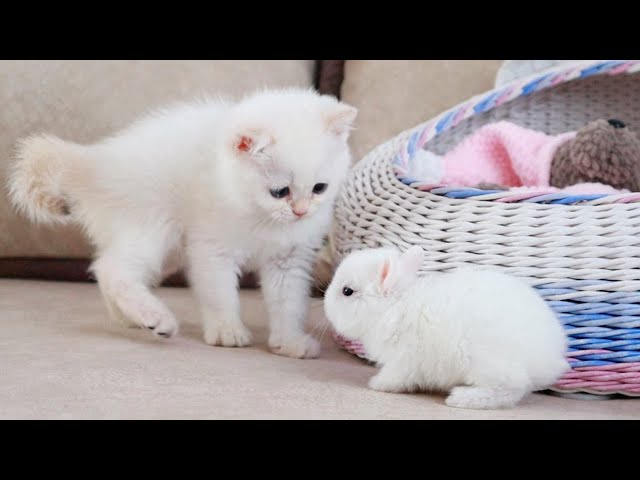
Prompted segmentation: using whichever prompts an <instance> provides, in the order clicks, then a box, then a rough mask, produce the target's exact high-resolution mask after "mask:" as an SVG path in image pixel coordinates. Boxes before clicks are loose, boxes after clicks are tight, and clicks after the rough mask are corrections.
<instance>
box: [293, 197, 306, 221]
mask: <svg viewBox="0 0 640 480" xmlns="http://www.w3.org/2000/svg"><path fill="white" fill-rule="evenodd" d="M291 210H292V211H293V213H294V214H295V215H296V217H298V218H302V217H304V216H305V215H306V214H307V212H308V211H309V202H308V201H307V200H306V199H305V200H298V201H297V202H295V203H294V204H293V205H292V207H291Z"/></svg>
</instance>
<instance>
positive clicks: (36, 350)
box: [0, 280, 640, 419]
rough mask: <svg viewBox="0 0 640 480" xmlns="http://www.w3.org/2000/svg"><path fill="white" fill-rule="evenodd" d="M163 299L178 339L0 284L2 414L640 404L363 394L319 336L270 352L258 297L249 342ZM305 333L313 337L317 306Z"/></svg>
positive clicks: (606, 414) (302, 412)
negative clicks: (289, 350) (206, 327)
mask: <svg viewBox="0 0 640 480" xmlns="http://www.w3.org/2000/svg"><path fill="white" fill-rule="evenodd" d="M161 296H162V297H163V298H164V299H165V300H166V301H167V302H168V303H169V305H170V307H171V308H172V309H173V311H174V312H175V313H176V314H177V316H178V317H179V318H180V319H181V320H182V330H181V333H180V335H179V337H177V338H174V339H171V340H168V341H160V340H155V339H152V338H151V337H149V336H148V335H147V334H146V332H143V331H140V330H132V329H121V328H120V327H116V326H113V325H109V324H108V323H106V318H107V317H106V311H105V308H104V307H103V305H102V301H101V299H100V297H99V294H98V290H97V287H96V286H95V285H87V284H65V283H53V282H52V283H45V282H26V281H15V280H0V418H3V419H16V418H20V419H588V418H592V419H606V418H611V419H630V418H640V400H633V399H622V400H607V401H584V400H573V399H566V398H558V397H554V396H550V395H543V394H535V395H532V396H531V397H529V398H528V399H527V400H526V401H525V402H524V403H523V404H522V405H520V406H519V407H517V408H516V409H514V410H509V411H497V412H495V411H494V412H485V411H472V410H457V409H453V408H449V407H447V406H445V405H444V404H443V399H442V398H441V397H438V396H430V395H401V394H387V393H379V392H375V391H371V390H368V389H367V387H366V384H367V379H368V378H369V377H370V376H371V375H372V374H373V373H374V372H375V370H374V368H373V367H370V366H368V365H366V364H364V363H363V362H361V361H360V360H358V359H356V358H354V357H352V356H350V355H348V354H347V353H345V352H342V351H340V350H338V349H337V348H336V346H335V345H333V344H332V342H331V339H330V338H329V335H328V334H325V335H324V338H323V352H322V356H321V358H319V359H317V360H294V359H288V358H282V357H278V356H275V355H271V354H270V353H268V352H267V349H266V345H265V343H266V330H265V319H264V310H263V308H262V303H261V299H260V294H259V292H256V291H244V292H242V297H243V307H244V314H245V318H246V321H247V323H248V325H249V326H250V327H251V329H252V330H253V331H254V332H255V334H256V339H257V343H256V345H255V346H254V347H252V348H246V349H225V348H215V347H210V346H207V345H205V344H204V343H203V342H202V340H201V336H200V328H199V325H198V322H197V318H196V315H195V308H194V307H195V306H194V302H193V300H192V298H191V296H190V294H189V292H188V291H187V290H185V289H164V290H162V291H161ZM314 302H315V303H314V306H313V309H312V311H313V313H312V318H311V319H312V321H311V324H312V325H311V328H315V329H316V330H318V333H320V330H321V328H320V326H321V325H322V318H323V317H322V308H321V307H322V304H321V303H320V301H314Z"/></svg>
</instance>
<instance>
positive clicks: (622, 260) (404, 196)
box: [331, 60, 640, 396]
mask: <svg viewBox="0 0 640 480" xmlns="http://www.w3.org/2000/svg"><path fill="white" fill-rule="evenodd" d="M612 117H614V118H620V119H622V120H624V121H625V122H626V123H627V124H628V125H629V127H630V128H631V129H633V130H635V131H636V132H640V61H638V60H625V61H617V60H616V61H597V62H577V63H572V64H570V65H563V66H559V67H555V68H552V69H549V70H546V71H544V72H540V73H538V74H534V75H531V76H529V77H527V78H524V79H516V80H514V81H511V82H510V83H508V84H506V85H502V86H500V87H498V88H496V89H495V90H493V91H490V92H488V93H486V94H482V95H479V96H476V97H474V98H472V99H471V100H469V101H467V102H464V103H462V104H460V105H458V106H456V107H454V108H453V109H451V110H449V111H447V112H444V113H443V114H441V115H440V116H438V117H436V118H434V119H432V120H430V121H428V122H426V123H423V124H421V125H419V126H417V127H415V128H413V129H410V130H408V131H406V132H404V133H402V134H400V135H398V136H397V137H395V138H393V139H392V140H390V141H388V142H386V143H385V144H383V145H381V146H379V147H378V148H376V149H375V150H374V151H372V152H371V153H370V154H369V155H367V156H366V157H365V158H364V159H363V160H362V161H361V162H359V163H358V165H357V166H356V167H355V168H354V170H353V171H352V173H351V175H350V178H349V180H348V182H347V184H346V186H345V188H344V189H343V191H342V194H341V196H340V198H339V200H338V205H337V209H336V222H335V229H334V231H333V233H332V238H331V247H332V253H333V255H334V258H335V260H336V261H339V260H340V259H341V258H342V257H344V255H346V254H348V253H349V252H351V251H353V250H358V249H362V248H368V247H379V246H397V247H399V248H400V249H402V250H405V249H407V248H409V247H410V246H412V245H420V246H421V247H423V248H424V250H425V251H426V252H427V255H426V259H425V263H424V265H423V266H422V269H421V273H424V272H430V271H440V272H446V271H450V270H452V269H455V268H456V267H460V266H466V265H470V264H471V265H475V266H481V267H486V268H495V269H500V270H502V271H504V272H506V273H510V274H513V275H517V276H519V277H522V278H524V279H526V280H527V281H528V282H530V284H531V285H533V286H534V287H535V288H536V289H537V290H538V292H539V293H540V295H541V296H542V297H543V298H544V299H545V300H546V301H547V302H548V303H549V305H550V306H551V307H552V308H553V309H554V311H555V312H556V313H557V314H558V318H559V319H560V321H561V322H562V323H563V325H564V326H565V330H566V333H567V335H568V337H569V342H570V347H569V350H568V352H567V356H568V359H569V361H570V363H571V365H572V370H571V371H570V372H568V373H567V374H566V375H565V376H564V377H563V378H562V379H560V380H559V381H558V382H557V383H556V385H554V386H553V388H552V390H555V391H559V392H567V393H581V392H587V393H593V394H601V395H602V394H623V395H628V396H640V203H639V202H640V193H628V194H615V195H581V196H576V195H567V194H563V193H557V192H555V193H554V192H545V191H537V192H528V193H526V194H522V193H519V194H515V193H514V192H509V191H506V192H503V191H499V192H496V191H486V190H480V189H476V188H469V187H466V186H455V185H453V186H451V185H449V186H428V185H422V184H420V183H418V182H415V181H414V180H413V179H411V178H407V177H406V176H405V175H404V174H405V173H406V172H407V171H408V169H407V166H408V165H409V162H411V161H413V160H414V155H415V153H416V152H418V151H419V150H420V149H425V150H429V151H431V152H434V153H437V154H444V153H446V152H447V151H449V150H450V149H451V148H453V147H454V146H455V145H456V144H457V143H458V142H459V141H460V140H461V139H463V138H464V137H466V136H467V135H469V134H470V133H471V132H473V131H475V130H476V129H478V128H479V127H481V126H483V125H485V124H487V123H491V122H495V121H498V120H509V121H511V122H514V123H517V124H519V125H521V126H523V127H528V128H532V129H537V130H540V131H543V132H545V133H548V134H559V133H563V132H567V131H570V130H578V129H580V128H581V127H583V126H584V125H585V124H586V123H587V122H589V121H591V120H595V119H599V118H604V119H607V118H612ZM335 338H336V341H337V342H338V343H339V344H340V345H342V347H343V348H345V349H347V350H348V351H349V352H351V353H353V354H356V355H358V356H360V357H363V358H365V359H366V352H365V351H364V350H363V348H362V346H361V345H359V344H357V343H353V342H351V341H350V340H348V339H345V338H341V337H339V336H336V337H335Z"/></svg>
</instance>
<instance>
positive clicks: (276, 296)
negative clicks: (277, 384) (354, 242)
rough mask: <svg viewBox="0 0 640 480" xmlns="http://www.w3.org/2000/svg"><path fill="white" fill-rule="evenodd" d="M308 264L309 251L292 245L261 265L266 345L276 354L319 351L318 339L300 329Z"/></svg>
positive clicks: (310, 261) (310, 264)
mask: <svg viewBox="0 0 640 480" xmlns="http://www.w3.org/2000/svg"><path fill="white" fill-rule="evenodd" d="M312 267H313V252H312V251H311V250H310V249H305V248H294V249H293V250H291V251H288V252H286V253H284V254H282V255H277V256H273V257H271V258H269V259H268V260H267V262H266V263H265V264H264V265H263V266H262V268H261V271H260V278H261V284H262V292H263V295H264V299H265V303H266V306H267V311H268V313H269V319H270V326H271V332H270V335H269V347H270V348H271V351H272V352H273V353H275V354H277V355H284V356H286V357H294V358H315V357H317V356H318V355H319V354H320V342H318V341H317V340H316V339H315V338H313V337H312V336H311V335H309V334H307V333H305V331H304V324H305V320H306V319H307V314H308V312H309V305H310V296H309V293H310V288H311V275H310V272H311V269H312Z"/></svg>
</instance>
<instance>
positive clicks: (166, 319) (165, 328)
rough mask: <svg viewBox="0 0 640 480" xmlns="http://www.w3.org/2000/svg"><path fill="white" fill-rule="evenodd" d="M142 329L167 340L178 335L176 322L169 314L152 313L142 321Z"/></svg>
mask: <svg viewBox="0 0 640 480" xmlns="http://www.w3.org/2000/svg"><path fill="white" fill-rule="evenodd" d="M141 323H142V328H146V329H147V330H149V331H151V332H152V333H153V334H154V335H157V336H159V337H161V338H169V337H172V336H174V335H175V334H176V333H178V322H177V321H176V319H175V318H174V317H173V315H172V314H171V313H169V312H154V313H149V314H148V315H145V316H144V318H143V319H142V322H141Z"/></svg>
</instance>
